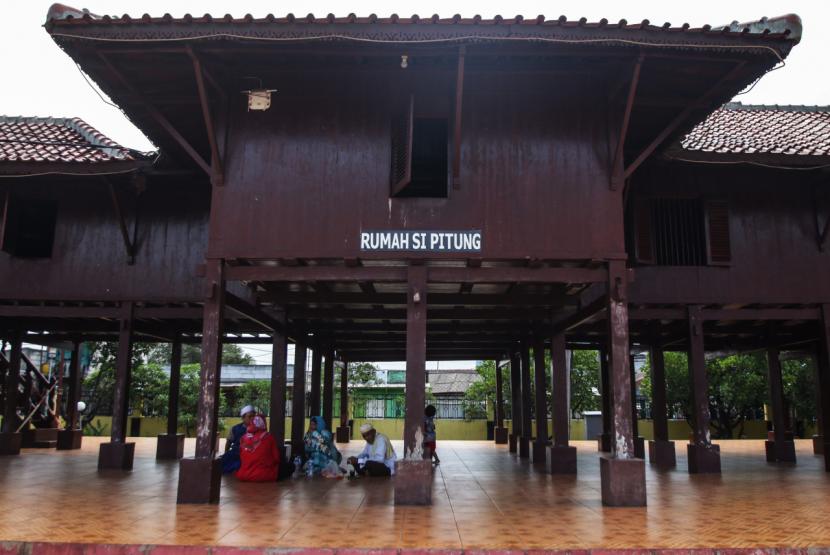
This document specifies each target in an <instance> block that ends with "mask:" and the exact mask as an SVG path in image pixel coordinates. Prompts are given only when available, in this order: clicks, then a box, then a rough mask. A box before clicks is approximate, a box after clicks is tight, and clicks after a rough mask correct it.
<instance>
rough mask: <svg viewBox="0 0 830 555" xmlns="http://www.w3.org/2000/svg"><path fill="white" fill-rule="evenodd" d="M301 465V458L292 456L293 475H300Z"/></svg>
mask: <svg viewBox="0 0 830 555" xmlns="http://www.w3.org/2000/svg"><path fill="white" fill-rule="evenodd" d="M302 466H303V459H301V458H300V457H299V455H298V456H296V457H294V476H295V477H296V476H299V475H300V469H301V468H302Z"/></svg>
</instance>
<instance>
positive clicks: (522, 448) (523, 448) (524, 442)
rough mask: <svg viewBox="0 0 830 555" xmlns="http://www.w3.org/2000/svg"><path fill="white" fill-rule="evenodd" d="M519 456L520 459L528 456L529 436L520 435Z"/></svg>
mask: <svg viewBox="0 0 830 555" xmlns="http://www.w3.org/2000/svg"><path fill="white" fill-rule="evenodd" d="M519 457H520V458H522V459H528V458H530V438H529V437H524V436H522V437H520V438H519Z"/></svg>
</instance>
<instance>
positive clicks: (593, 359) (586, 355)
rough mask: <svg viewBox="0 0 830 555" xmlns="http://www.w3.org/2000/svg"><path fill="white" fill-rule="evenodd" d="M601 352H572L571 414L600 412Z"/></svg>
mask: <svg viewBox="0 0 830 555" xmlns="http://www.w3.org/2000/svg"><path fill="white" fill-rule="evenodd" d="M599 374H600V365H599V352H597V351H589V350H574V351H571V413H572V415H574V414H576V413H580V414H581V413H584V412H585V411H588V410H599V409H600V405H601V397H600V396H599V395H597V393H598V392H599V388H600V375H599Z"/></svg>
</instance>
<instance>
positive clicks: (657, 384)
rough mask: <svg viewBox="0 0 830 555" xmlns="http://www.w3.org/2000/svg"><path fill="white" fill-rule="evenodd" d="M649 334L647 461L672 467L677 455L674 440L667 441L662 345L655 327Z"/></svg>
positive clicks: (675, 464)
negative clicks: (651, 434) (650, 437)
mask: <svg viewBox="0 0 830 555" xmlns="http://www.w3.org/2000/svg"><path fill="white" fill-rule="evenodd" d="M651 336H652V338H651V345H650V347H649V353H648V357H649V362H650V363H651V364H650V366H651V393H652V399H651V418H652V421H653V422H654V439H653V440H652V441H649V442H648V461H649V463H650V464H653V465H654V466H656V467H657V468H674V467H675V466H677V455H676V453H675V449H674V442H673V441H669V419H668V411H667V409H668V407H667V404H666V363H665V357H664V356H663V345H662V343H661V342H660V339H659V336H658V332H657V330H656V329H654V328H653V329H652V334H651Z"/></svg>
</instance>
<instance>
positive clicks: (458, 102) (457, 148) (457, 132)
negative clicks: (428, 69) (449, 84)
mask: <svg viewBox="0 0 830 555" xmlns="http://www.w3.org/2000/svg"><path fill="white" fill-rule="evenodd" d="M466 53H467V47H466V46H465V45H463V44H462V45H461V46H460V47H459V48H458V70H457V73H456V78H455V121H454V124H453V143H452V148H453V156H452V188H453V189H460V188H461V109H462V100H463V97H464V57H465V55H466Z"/></svg>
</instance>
